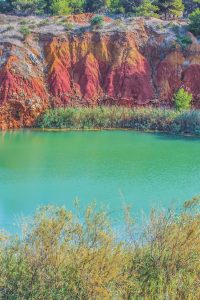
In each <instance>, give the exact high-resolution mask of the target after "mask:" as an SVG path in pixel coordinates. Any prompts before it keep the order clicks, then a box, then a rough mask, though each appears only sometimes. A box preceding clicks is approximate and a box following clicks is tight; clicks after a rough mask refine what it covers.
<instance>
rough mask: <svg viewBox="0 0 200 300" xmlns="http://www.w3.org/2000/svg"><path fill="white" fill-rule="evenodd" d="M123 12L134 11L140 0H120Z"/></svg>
mask: <svg viewBox="0 0 200 300" xmlns="http://www.w3.org/2000/svg"><path fill="white" fill-rule="evenodd" d="M121 3H122V6H123V8H124V10H125V12H126V13H127V12H135V11H136V8H137V7H138V6H139V5H140V4H141V0H121Z"/></svg>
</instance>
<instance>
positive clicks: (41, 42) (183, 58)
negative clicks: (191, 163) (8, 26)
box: [0, 14, 200, 129]
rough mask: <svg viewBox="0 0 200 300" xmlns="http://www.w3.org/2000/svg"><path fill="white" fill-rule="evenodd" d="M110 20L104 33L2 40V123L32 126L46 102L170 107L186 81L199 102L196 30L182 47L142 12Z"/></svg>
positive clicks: (0, 125)
mask: <svg viewBox="0 0 200 300" xmlns="http://www.w3.org/2000/svg"><path fill="white" fill-rule="evenodd" d="M89 18H91V16H90V15H89V14H88V15H85V16H84V15H81V16H77V17H76V16H73V21H75V22H77V23H82V22H83V23H84V22H88V20H89ZM76 19H77V20H76ZM107 21H108V29H107V30H104V32H100V30H92V31H88V30H86V31H85V32H84V33H83V32H82V31H81V32H82V33H81V32H77V33H76V32H74V33H68V34H67V33H61V34H57V35H55V36H52V35H51V34H46V33H45V34H39V35H37V36H36V37H35V40H34V42H33V43H32V44H31V43H28V42H27V43H26V42H24V47H23V48H19V46H17V45H12V44H11V43H1V48H0V128H3V129H6V128H18V127H23V126H26V127H27V126H33V124H34V120H35V119H36V117H37V116H38V115H39V114H40V113H41V112H42V111H44V109H46V108H48V107H66V106H77V105H79V106H80V105H91V106H95V105H126V106H144V105H156V106H168V107H169V106H172V98H173V94H174V92H176V91H177V89H178V88H180V87H182V86H183V87H184V88H185V89H187V90H188V91H189V92H191V93H192V94H193V99H194V106H196V107H200V45H199V44H198V42H197V41H196V39H195V38H194V37H192V44H191V45H190V46H189V47H188V48H187V49H182V48H181V47H180V45H179V44H178V43H177V42H176V38H175V36H173V34H172V36H171V39H170V40H169V36H168V35H167V34H164V33H162V32H161V33H160V32H156V31H155V30H153V29H152V27H151V26H150V25H149V24H146V23H145V21H144V20H142V19H138V20H136V21H134V24H133V26H132V25H131V26H132V27H131V28H132V29H131V30H128V29H127V28H129V27H127V28H126V30H125V31H123V32H120V30H119V29H117V30H116V29H113V30H111V29H110V28H112V26H111V25H112V24H110V23H109V22H110V21H109V20H107ZM131 24H132V23H131ZM109 26H110V27H109ZM114 26H115V23H113V28H115V27H114ZM127 26H130V24H128V25H127ZM35 45H36V46H35ZM34 46H35V48H34Z"/></svg>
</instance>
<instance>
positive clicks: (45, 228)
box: [0, 197, 200, 300]
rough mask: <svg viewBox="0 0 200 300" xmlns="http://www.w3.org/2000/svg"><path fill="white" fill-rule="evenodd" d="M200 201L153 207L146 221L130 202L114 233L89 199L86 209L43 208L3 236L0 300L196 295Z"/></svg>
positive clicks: (199, 293)
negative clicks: (136, 219)
mask: <svg viewBox="0 0 200 300" xmlns="http://www.w3.org/2000/svg"><path fill="white" fill-rule="evenodd" d="M199 204H200V198H199V197H196V198H194V199H192V200H191V201H188V202H186V203H185V205H184V208H183V210H182V212H181V213H179V214H178V215H177V214H176V213H175V212H173V211H171V210H169V211H168V212H161V213H156V212H155V211H152V213H151V216H150V221H148V222H147V224H145V222H144V224H142V223H140V224H136V223H135V222H134V220H133V219H132V217H131V214H130V209H128V208H127V209H126V210H125V222H124V225H122V224H121V226H120V228H121V229H122V231H121V232H119V230H118V232H119V233H118V235H117V234H116V233H115V230H114V228H115V226H114V227H113V225H115V224H113V223H112V225H111V222H110V219H109V217H108V216H109V214H108V213H106V212H105V211H98V210H96V208H95V206H94V205H91V206H89V207H88V208H87V209H86V211H85V212H84V214H82V213H81V210H79V209H78V208H77V213H75V214H73V213H72V212H71V211H67V210H66V209H65V208H59V207H51V206H48V207H44V208H41V209H40V210H38V211H37V213H36V215H35V217H34V219H33V220H32V221H29V222H23V225H22V234H21V236H20V237H19V236H17V235H15V236H9V235H8V234H5V233H3V232H2V233H1V234H0V298H1V299H9V300H11V299H16V300H21V299H32V300H42V299H58V300H59V299H60V300H61V299H69V300H70V299H71V300H72V299H73V300H78V299H79V300H97V299H116V300H117V299H119V300H120V299H124V300H128V299H151V300H152V299H155V300H157V299H193V300H197V299H199V298H200V286H199V280H200V264H199V261H200V214H199ZM118 222H119V220H118ZM118 225H119V223H118Z"/></svg>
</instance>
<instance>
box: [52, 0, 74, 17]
mask: <svg viewBox="0 0 200 300" xmlns="http://www.w3.org/2000/svg"><path fill="white" fill-rule="evenodd" d="M50 9H51V11H52V14H53V15H68V14H70V13H71V12H72V8H71V7H70V4H69V1H68V0H53V1H52V4H51V6H50Z"/></svg>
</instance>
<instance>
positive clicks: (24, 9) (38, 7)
mask: <svg viewBox="0 0 200 300" xmlns="http://www.w3.org/2000/svg"><path fill="white" fill-rule="evenodd" d="M11 7H12V9H13V10H14V11H16V12H19V13H22V14H26V15H28V14H33V13H36V14H41V13H43V11H44V7H45V0H12V1H11Z"/></svg>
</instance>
